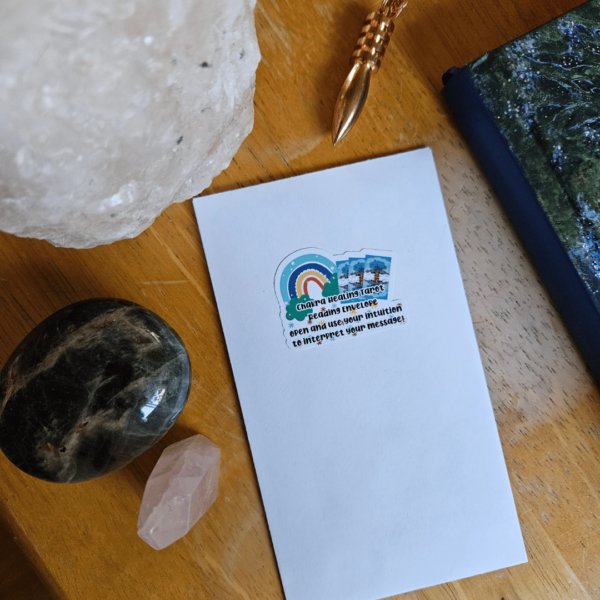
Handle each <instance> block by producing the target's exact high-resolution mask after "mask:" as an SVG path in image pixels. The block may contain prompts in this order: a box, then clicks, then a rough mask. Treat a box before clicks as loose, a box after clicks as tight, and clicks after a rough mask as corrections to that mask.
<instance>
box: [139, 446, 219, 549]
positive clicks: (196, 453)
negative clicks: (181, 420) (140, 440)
mask: <svg viewBox="0 0 600 600" xmlns="http://www.w3.org/2000/svg"><path fill="white" fill-rule="evenodd" d="M220 455H221V452H220V450H219V448H217V446H215V445H214V444H213V443H212V442H211V441H210V440H208V439H206V438H205V437H204V436H202V435H195V436H193V437H190V438H187V439H185V440H182V441H181V442H177V443H176V444H172V445H171V446H169V447H168V448H165V450H164V452H163V453H162V454H161V457H160V458H159V459H158V462H157V463H156V466H155V467H154V469H153V470H152V473H151V474H150V478H149V479H148V483H147V484H146V489H145V490H144V496H143V498H142V506H141V508H140V515H139V518H138V535H139V536H140V537H141V538H142V539H143V540H144V541H145V542H147V543H148V544H149V545H150V546H152V547H153V548H154V549H155V550H162V549H163V548H166V547H167V546H169V545H170V544H172V543H173V542H176V541H177V540H178V539H179V538H181V537H183V536H184V535H185V534H186V533H187V532H188V531H189V530H190V529H191V528H192V527H193V526H194V525H195V524H196V523H197V521H198V520H199V519H200V517H201V516H202V515H203V514H204V513H205V512H206V511H207V510H208V509H209V507H210V506H211V505H212V503H213V502H214V501H215V498H216V497H217V484H218V480H219V459H220Z"/></svg>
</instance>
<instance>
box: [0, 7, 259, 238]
mask: <svg viewBox="0 0 600 600" xmlns="http://www.w3.org/2000/svg"><path fill="white" fill-rule="evenodd" d="M255 1H256V0H127V1H126V2H125V1H124V0H80V1H78V2H69V1H68V0H45V1H44V2H39V1H38V0H2V2H0V64H1V65H2V67H1V68H0V115H2V118H1V119H0V229H1V230H3V231H6V232H9V233H14V234H16V235H20V236H25V237H36V238H42V239H47V240H48V241H50V242H51V243H52V244H54V245H56V246H70V247H75V248H91V247H93V246H96V245H98V244H107V243H110V242H113V241H116V240H120V239H123V238H129V237H134V236H136V235H137V234H138V233H140V232H141V231H143V230H144V229H146V228H147V227H148V226H149V225H151V224H152V222H153V220H154V219H155V217H157V216H158V215H159V214H160V213H161V212H162V211H163V210H164V209H165V208H166V207H167V206H168V205H169V204H171V203H172V202H179V201H182V200H186V199H188V198H191V197H193V196H197V195H198V194H199V193H200V192H201V191H202V190H203V189H205V188H206V187H207V186H208V185H210V182H211V181H212V179H213V178H214V177H215V176H216V175H217V174H218V173H220V172H221V171H222V170H223V169H224V168H225V167H227V166H228V165H229V162H230V161H231V159H232V157H233V155H234V154H235V152H236V151H237V149H238V148H239V146H240V144H241V143H242V141H243V140H244V138H245V137H246V136H247V135H248V133H249V132H250V131H251V129H252V124H253V117H254V112H253V95H254V81H255V72H256V67H257V65H258V62H259V60H260V52H259V49H258V43H257V40H256V31H255V26H254V12H253V11H254V5H255Z"/></svg>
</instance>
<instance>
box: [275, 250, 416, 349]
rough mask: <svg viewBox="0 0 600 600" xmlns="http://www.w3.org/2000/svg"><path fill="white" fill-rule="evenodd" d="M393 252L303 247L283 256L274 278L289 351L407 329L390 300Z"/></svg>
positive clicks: (398, 306)
mask: <svg viewBox="0 0 600 600" xmlns="http://www.w3.org/2000/svg"><path fill="white" fill-rule="evenodd" d="M394 266H395V265H394V258H393V253H392V252H388V251H379V250H363V251H361V252H346V253H345V254H340V255H337V256H333V255H330V254H328V253H327V252H325V251H323V250H321V249H319V248H304V249H302V250H298V251H296V252H294V253H293V254H290V255H289V256H287V257H286V258H285V259H284V260H283V261H282V262H281V263H280V265H279V267H278V269H277V274H276V275H275V293H276V294H277V299H278V300H279V308H280V316H281V322H282V324H283V334H284V337H285V341H286V343H287V345H288V346H289V347H290V348H292V349H300V348H306V347H309V346H310V347H312V346H322V345H324V344H330V343H331V342H335V341H339V340H342V339H350V338H356V337H358V336H360V335H363V334H365V333H371V332H375V331H383V330H385V329H390V328H391V327H396V326H398V325H404V324H406V316H405V315H404V313H403V310H402V304H401V302H400V301H399V300H393V299H392V298H393V269H394Z"/></svg>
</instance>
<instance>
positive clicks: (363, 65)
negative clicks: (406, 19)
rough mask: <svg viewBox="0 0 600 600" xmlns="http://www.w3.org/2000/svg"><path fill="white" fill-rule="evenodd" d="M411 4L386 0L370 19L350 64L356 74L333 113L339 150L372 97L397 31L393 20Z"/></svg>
mask: <svg viewBox="0 0 600 600" xmlns="http://www.w3.org/2000/svg"><path fill="white" fill-rule="evenodd" d="M407 2H408V0H383V4H382V5H381V6H380V7H379V10H378V11H377V12H372V13H370V14H368V15H367V17H366V19H365V21H364V23H363V28H362V31H361V33H360V37H359V38H358V41H357V42H356V46H355V47H354V52H353V53H352V58H351V59H350V63H351V64H352V70H351V71H350V73H349V74H348V77H346V81H344V84H343V85H342V88H341V89H340V93H339V94H338V98H337V102H336V103H335V108H334V110H333V120H332V124H331V139H332V141H333V145H334V146H335V145H336V144H337V143H339V142H340V141H341V140H342V139H344V137H345V136H346V135H347V134H348V132H349V131H350V129H351V128H352V126H353V125H354V123H356V121H357V119H358V117H359V115H360V113H361V111H362V109H363V106H364V105H365V102H366V100H367V96H368V94H369V83H370V81H371V73H376V72H377V71H378V70H379V67H380V65H381V60H382V58H383V56H384V54H385V50H386V48H387V45H388V43H389V41H390V36H391V35H392V33H393V31H394V23H393V20H394V19H395V18H396V17H398V15H399V14H400V13H401V12H402V9H403V8H404V7H405V6H406V4H407Z"/></svg>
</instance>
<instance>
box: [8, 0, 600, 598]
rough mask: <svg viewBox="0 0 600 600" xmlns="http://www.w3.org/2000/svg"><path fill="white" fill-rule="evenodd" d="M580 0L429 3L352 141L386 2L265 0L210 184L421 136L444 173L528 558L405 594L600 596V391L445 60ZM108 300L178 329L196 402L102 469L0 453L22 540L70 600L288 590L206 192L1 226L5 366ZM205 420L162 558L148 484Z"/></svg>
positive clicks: (406, 26) (273, 174) (226, 185)
mask: <svg viewBox="0 0 600 600" xmlns="http://www.w3.org/2000/svg"><path fill="white" fill-rule="evenodd" d="M577 4H580V0H505V1H504V2H497V1H495V0H413V1H412V2H411V3H409V5H408V8H407V9H406V10H405V11H404V13H403V14H402V17H401V19H400V20H399V21H398V23H397V27H396V32H395V33H394V37H393V39H392V42H391V44H390V47H389V49H388V54H387V56H386V59H385V62H384V64H383V66H382V69H381V71H380V72H379V73H378V74H377V75H376V77H375V78H374V80H373V83H372V88H371V96H370V99H369V101H368V103H367V106H366V108H365V110H364V112H363V115H362V117H361V119H360V121H359V122H358V124H357V125H356V127H355V128H354V129H353V130H352V132H351V133H350V134H349V136H348V137H347V138H346V140H344V141H343V142H342V143H341V144H340V145H339V146H338V147H336V148H335V149H333V148H332V145H331V141H330V131H329V126H330V120H331V115H332V110H333V105H334V103H335V98H336V96H337V92H338V89H339V86H340V85H341V83H342V81H343V79H344V77H345V75H346V71H347V65H348V57H349V55H350V53H351V51H352V46H353V44H354V42H355V40H356V36H357V34H358V31H359V30H360V27H361V23H362V20H363V18H364V16H365V15H366V14H367V12H369V10H370V9H372V8H373V5H372V4H371V3H369V2H367V1H362V0H337V1H336V0H318V1H317V2H313V3H304V4H302V5H299V4H298V3H295V2H292V1H291V0H259V2H258V6H257V8H256V21H257V32H258V37H259V43H260V46H261V51H262V54H263V61H262V63H261V64H260V66H259V68H258V72H257V79H256V95H255V127H254V130H253V132H252V134H251V135H250V136H249V137H248V138H247V140H246V141H245V142H244V144H243V145H242V147H241V148H240V150H239V152H238V153H237V155H236V157H235V158H234V160H233V161H232V163H231V165H230V166H229V168H228V169H227V170H226V171H225V172H223V173H222V174H221V175H220V176H219V177H217V178H216V179H215V181H214V182H213V184H212V185H211V187H210V188H209V189H208V190H207V191H206V192H205V193H215V192H219V191H222V190H228V189H233V188H237V187H240V186H249V185H254V184H258V183H261V182H264V181H270V180H272V179H279V178H283V177H289V176H292V175H296V174H300V173H306V172H309V171H313V170H317V169H323V168H327V167H332V166H335V165H341V164H346V163H350V162H355V161H358V160H362V159H366V158H371V157H374V156H381V155H386V154H390V153H394V152H399V151H404V150H410V149H414V148H418V147H423V146H431V147H432V148H433V152H434V156H435V159H436V164H437V167H438V171H439V175H440V181H441V184H442V189H443V194H444V198H445V201H446V206H447V210H448V214H449V216H450V222H451V227H452V232H453V235H454V240H455V246H456V250H457V253H458V257H459V260H460V264H461V269H462V274H463V279H464V282H465V287H466V291H467V297H468V300H469V305H470V308H471V312H472V317H473V322H474V324H475V328H476V332H477V337H478V342H479V347H480V351H481V356H482V360H483V363H484V366H485V369H486V374H487V380H488V385H489V388H490V393H491V397H492V401H493V404H494V410H495V414H496V419H497V423H498V427H499V430H500V435H501V439H502V443H503V448H504V452H505V456H506V461H507V464H508V469H509V474H510V478H511V483H512V486H513V491H514V494H515V499H516V503H517V509H518V512H519V517H520V520H521V523H522V526H523V533H524V536H525V541H526V545H527V551H528V554H529V559H530V561H529V563H528V564H526V565H522V566H518V567H515V568H512V569H506V570H503V571H499V572H495V573H491V574H487V575H482V576H478V577H473V578H470V579H468V580H463V581H460V582H454V583H449V584H447V585H442V586H438V587H434V588H430V589H427V590H421V591H418V592H413V593H410V594H405V595H403V596H399V597H398V598H402V600H482V599H493V600H501V598H504V600H553V599H556V600H572V599H576V600H592V599H597V598H600V527H599V523H598V516H599V515H600V468H599V467H600V404H599V400H600V395H599V393H598V389H597V388H596V387H595V385H594V383H593V381H592V379H591V377H590V375H589V373H588V371H587V370H586V368H585V366H584V364H583V362H582V359H581V356H580V355H579V353H578V350H577V349H576V348H575V346H574V344H573V342H572V340H571V338H570V336H569V334H568V333H567V331H566V330H565V327H564V325H563V323H562V321H561V319H560V318H559V316H558V315H557V312H556V309H555V307H554V305H553V304H552V302H551V301H550V299H549V297H548V294H547V292H546V290H545V288H544V287H543V285H542V284H541V283H540V281H539V279H538V277H537V275H536V273H535V271H534V270H533V268H532V266H531V264H530V262H529V259H528V257H527V256H526V255H525V254H524V251H523V248H522V246H521V244H520V242H519V240H518V238H517V237H516V235H515V233H514V231H513V229H512V227H511V225H510V224H509V223H508V221H507V218H506V216H505V214H504V212H503V210H502V209H501V207H500V205H499V203H498V200H497V199H496V197H495V196H494V194H493V192H492V191H491V188H490V185H489V183H488V182H487V181H486V179H485V178H484V177H483V175H482V173H481V170H480V169H479V167H478V165H477V163H476V162H475V160H474V159H473V156H472V155H471V153H470V151H469V149H468V147H467V146H466V144H465V142H464V140H463V139H462V137H461V136H460V134H459V133H458V131H457V129H456V126H455V124H454V123H453V121H452V118H451V116H450V115H449V112H448V110H447V108H446V107H445V105H444V103H443V101H442V98H441V96H440V89H441V75H442V73H443V72H444V71H445V70H446V69H447V68H449V67H451V66H461V65H462V64H464V63H465V62H468V61H470V60H472V59H474V58H476V57H477V56H479V55H480V54H482V53H483V52H485V51H486V50H489V49H491V48H494V47H496V46H499V45H501V44H503V43H505V42H507V41H509V40H511V39H513V38H514V37H516V36H518V35H521V34H523V33H525V32H527V31H529V30H531V29H532V28H534V27H536V26H539V25H541V24H543V23H544V22H546V21H548V20H549V19H551V18H553V17H555V16H557V15H559V14H561V13H563V12H565V11H566V10H569V9H571V8H573V7H574V6H576V5H577ZM399 200H401V193H399ZM106 296H115V297H120V298H126V299H129V300H132V301H134V302H138V303H140V304H142V305H144V306H147V307H148V308H149V309H151V310H153V311H155V312H157V313H158V314H159V315H161V316H162V317H163V318H165V319H166V320H167V321H168V322H169V323H170V324H171V325H172V326H173V327H174V328H175V329H176V330H177V331H178V332H179V334H180V335H181V337H182V338H183V340H184V342H185V343H186V345H187V347H188V349H189V351H190V355H191V360H192V366H193V370H194V385H193V389H192V393H191V396H190V400H189V403H188V406H187V408H186V409H185V411H184V413H183V415H182V417H181V418H180V420H179V421H178V423H177V424H176V426H175V427H174V428H173V429H172V430H171V432H170V433H169V434H168V435H167V436H166V437H165V438H164V439H163V440H162V441H161V442H160V443H159V444H158V445H157V446H155V447H154V448H152V449H151V450H149V451H148V452H147V453H146V454H144V455H143V456H142V457H140V458H139V459H138V460H136V461H135V462H134V463H132V464H131V465H130V466H129V467H126V468H125V469H123V470H121V471H118V472H116V473H114V474H112V475H109V476H107V477H105V478H102V479H100V480H97V481H93V482H89V483H83V484H77V485H72V486H71V485H55V484H50V483H45V482H42V481H37V480H34V479H32V478H31V477H28V476H27V475H24V474H22V473H21V472H19V471H18V470H16V469H15V468H14V467H13V466H12V465H11V464H10V463H9V462H8V461H7V460H6V459H5V458H4V457H3V456H0V479H1V481H2V485H1V486H0V514H1V515H2V518H3V519H4V520H5V521H6V522H7V523H8V526H9V528H10V530H11V535H12V536H14V537H17V538H18V539H19V541H20V543H21V546H22V547H23V549H24V551H25V552H26V554H27V556H28V559H29V560H30V561H31V562H32V564H33V565H34V566H35V567H36V569H37V570H38V572H39V574H40V576H41V577H42V578H43V579H44V581H45V582H46V584H47V585H48V587H49V589H51V590H52V591H53V592H54V593H56V595H57V596H58V597H60V598H62V599H65V600H71V599H72V600H79V599H81V598H85V599H86V600H96V599H98V600H100V599H104V598H111V599H114V600H121V599H123V600H125V599H136V600H137V599H142V600H155V599H156V600H171V599H173V600H182V599H186V598H194V599H196V598H203V599H204V598H206V599H215V600H226V599H227V600H231V599H236V600H238V599H239V600H255V599H257V598H260V599H261V600H282V599H283V591H282V588H281V584H280V580H279V576H278V572H277V568H276V564H275V558H274V555H273V550H272V545H271V541H270V538H269V532H268V528H267V524H266V520H265V515H264V512H263V508H262V504H261V499H260V494H259V490H258V486H257V482H256V478H255V474H254V469H253V465H252V459H251V456H250V451H249V447H248V443H247V439H246V435H245V431H244V424H243V421H242V417H241V413H240V408H239V402H238V399H237V396H236V392H235V387H234V383H233V379H232V374H231V369H230V366H229V362H228V358H227V351H226V348H225V344H224V340H223V335H222V331H221V327H220V323H219V318H218V313H217V309H216V306H215V301H214V297H213V292H212V288H211V284H210V279H209V276H208V271H207V267H206V261H205V258H204V254H203V251H202V244H201V240H200V238H199V234H198V230H197V227H196V223H195V220H194V216H193V211H192V206H191V202H189V201H188V202H185V203H182V204H179V205H174V206H172V207H170V208H169V209H167V210H166V211H165V212H164V213H163V215H162V216H161V217H159V218H158V219H157V220H156V222H155V223H154V225H153V226H152V227H150V228H149V229H148V230H147V231H145V232H144V233H142V234H141V235H140V236H138V237H137V238H136V239H134V240H127V241H122V242H118V243H115V244H112V245H110V246H103V247H99V248H95V249H93V250H78V251H76V250H67V249H57V248H53V247H52V246H50V245H49V244H47V243H46V242H42V241H37V240H29V239H19V238H16V237H13V236H10V235H6V234H0V314H1V317H2V318H1V319H0V363H3V362H4V361H5V360H6V359H7V358H8V356H9V355H10V353H11V352H12V350H13V349H14V348H15V347H16V346H17V344H18V343H19V341H20V340H21V339H22V338H23V337H24V336H25V334H26V333H27V332H28V331H29V330H30V329H31V328H32V327H34V326H35V325H36V324H37V323H39V322H40V321H41V320H42V319H44V318H45V317H47V316H48V315H50V314H51V313H52V312H54V311H56V310H58V309H59V308H61V307H63V306H65V305H66V304H69V303H71V302H75V301H77V300H82V299H85V298H93V297H106ZM194 433H202V434H204V435H206V436H208V437H209V438H210V439H211V440H213V441H214V442H215V443H216V444H217V445H218V446H219V447H220V448H221V451H222V463H221V464H222V467H221V468H222V471H221V479H220V492H219V497H218V499H217V502H216V503H215V505H214V506H213V507H212V508H211V509H210V511H209V512H208V513H207V515H206V516H205V517H204V518H203V519H202V520H201V521H200V522H199V523H198V525H197V526H196V527H195V528H194V529H193V530H192V531H191V532H190V534H189V535H188V536H186V537H185V538H184V539H182V540H181V541H179V542H177V543H176V544H174V545H173V546H171V547H169V548H167V549H165V550H164V551H162V552H155V551H153V550H152V549H151V548H149V547H148V546H146V545H145V544H144V543H143V542H142V541H141V540H140V539H139V538H138V537H137V535H136V521H137V511H138V509H139V505H140V500H141V496H142V492H143V488H144V483H145V480H146V479H147V477H148V475H149V474H150V471H151V470H152V467H153V465H154V464H155V462H156V460H157V458H158V456H159V454H160V453H161V451H162V450H163V449H164V448H165V447H166V446H167V445H169V444H171V443H173V442H175V441H177V440H180V439H183V438H184V437H186V436H189V435H191V434H194ZM0 543H1V541H0ZM3 586H4V588H5V589H6V582H3V581H0V598H1V597H4V596H3V591H4V590H3Z"/></svg>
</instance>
